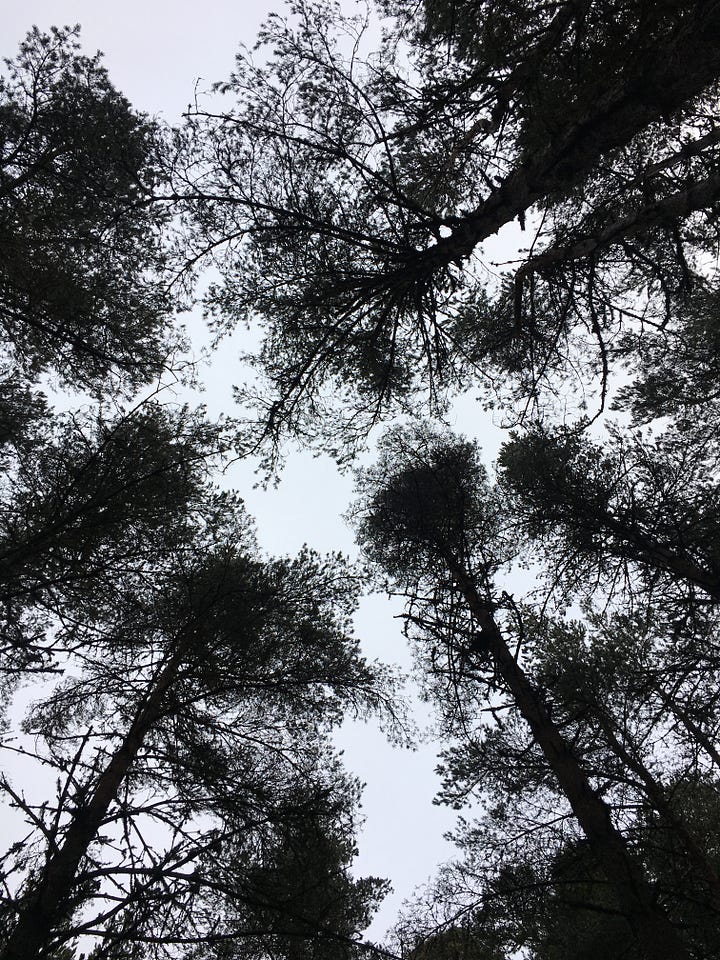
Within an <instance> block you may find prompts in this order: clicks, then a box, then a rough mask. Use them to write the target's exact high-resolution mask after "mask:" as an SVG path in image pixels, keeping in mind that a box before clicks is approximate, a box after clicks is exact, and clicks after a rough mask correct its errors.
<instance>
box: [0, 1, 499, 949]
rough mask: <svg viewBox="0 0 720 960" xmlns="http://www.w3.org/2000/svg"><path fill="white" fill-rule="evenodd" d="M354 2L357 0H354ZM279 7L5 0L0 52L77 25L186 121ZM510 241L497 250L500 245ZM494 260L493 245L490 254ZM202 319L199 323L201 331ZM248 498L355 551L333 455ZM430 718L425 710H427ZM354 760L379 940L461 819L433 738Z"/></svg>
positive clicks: (224, 358)
mask: <svg viewBox="0 0 720 960" xmlns="http://www.w3.org/2000/svg"><path fill="white" fill-rule="evenodd" d="M344 5H345V6H346V8H351V6H352V5H353V3H352V2H351V0H345V4H344ZM271 10H275V11H281V10H282V3H281V0H234V2H224V0H203V2H202V3H198V2H197V0H193V2H188V0H173V2H170V0H144V2H140V0H124V2H123V3H122V4H121V3H117V2H116V3H103V2H98V0H22V2H19V0H5V3H4V4H3V6H2V12H0V37H1V38H2V40H1V41H0V43H1V49H0V54H2V55H3V56H12V55H13V54H14V52H15V50H16V49H17V45H18V43H19V42H20V40H21V39H22V38H23V36H24V35H25V33H26V32H27V30H28V29H29V28H30V27H31V26H32V25H33V24H35V25H37V26H38V27H40V28H41V29H47V28H48V27H50V26H51V25H56V26H63V25H74V24H76V23H79V24H80V25H81V26H82V44H83V49H84V51H85V52H86V53H94V52H95V51H96V50H98V49H99V50H102V51H103V53H104V55H105V57H104V62H105V64H106V66H107V68H108V71H109V74H110V78H111V80H112V82H113V83H114V85H115V86H116V87H117V88H118V89H120V90H121V91H122V92H123V93H124V94H125V96H126V97H127V98H128V99H129V100H130V102H131V103H132V104H133V106H134V107H135V108H136V109H138V110H142V111H144V112H146V113H148V114H150V115H152V116H156V117H158V118H160V119H163V120H165V121H167V122H168V123H176V122H178V120H179V119H180V116H181V114H182V112H183V110H184V109H185V108H186V106H187V105H188V104H189V102H190V101H191V100H192V98H193V96H194V92H195V90H196V89H198V90H203V89H207V87H209V85H210V84H211V83H212V82H213V81H215V80H221V79H224V78H225V77H226V76H227V74H228V73H229V72H230V71H231V69H232V67H233V60H234V56H235V53H236V51H237V49H238V46H239V45H240V44H241V43H242V44H246V45H251V44H252V43H253V41H254V38H255V35H256V33H257V30H258V27H259V26H260V24H261V22H262V21H263V19H264V18H265V17H266V15H267V14H268V12H270V11H271ZM504 244H505V240H504V239H502V238H501V240H500V241H499V246H498V249H500V250H501V251H502V248H503V246H504ZM488 256H489V257H490V259H492V257H493V251H488ZM198 324H199V321H198V320H197V319H196V320H195V321H194V326H195V328H196V329H197V328H198ZM239 349H240V342H239V338H238V336H235V337H234V338H232V339H231V340H230V341H227V342H225V343H224V344H223V346H222V349H221V350H220V352H219V353H218V354H217V355H216V356H215V357H214V360H213V364H212V368H211V369H206V371H205V373H204V374H203V373H202V372H201V377H202V378H203V379H204V380H205V381H206V382H207V384H208V387H207V389H206V391H205V394H204V395H203V396H202V397H201V398H200V399H201V400H202V402H205V403H207V405H208V408H209V411H210V413H211V414H219V413H221V412H223V411H226V412H231V387H232V384H233V383H237V382H238V379H239V377H240V376H241V372H239V367H238V364H237V360H236V357H237V352H238V351H239ZM456 425H457V427H458V428H459V429H461V430H463V432H466V433H468V434H470V435H473V436H476V437H479V439H480V440H481V443H482V444H483V446H484V448H485V451H486V456H487V457H488V458H491V457H492V455H494V453H495V452H496V450H497V446H498V443H499V439H500V435H499V431H497V430H494V429H493V428H492V425H491V424H490V422H489V420H488V417H487V415H484V414H483V413H482V411H481V408H480V407H479V405H477V404H475V402H474V400H473V399H472V398H466V399H465V400H463V401H462V402H460V403H459V404H458V405H457V414H456ZM226 479H227V482H229V483H230V485H232V486H233V487H235V488H236V489H238V490H239V491H240V493H241V495H242V496H243V497H244V498H245V500H246V504H247V506H248V509H249V511H250V513H251V514H253V515H254V516H255V518H256V520H257V524H258V535H259V540H260V543H261V545H262V546H263V548H264V549H266V550H267V551H268V552H269V553H272V554H290V553H293V552H295V551H297V550H298V549H299V548H300V547H301V546H302V545H303V544H304V543H307V544H309V545H310V546H311V547H314V548H315V549H317V550H319V551H321V552H326V551H330V550H338V549H341V550H343V551H345V552H347V553H352V552H353V550H354V546H353V540H352V533H351V531H350V530H349V528H348V526H347V524H346V523H345V521H344V520H343V519H342V514H343V513H344V512H345V511H346V510H347V507H348V504H349V502H350V500H351V499H352V489H353V481H352V477H350V476H348V475H341V474H339V473H338V471H337V470H336V469H335V467H334V465H333V464H332V462H331V461H329V460H328V459H327V458H315V457H313V456H311V455H310V454H307V453H302V452H299V451H298V452H295V453H293V454H292V455H291V456H290V457H289V459H288V463H287V466H286V468H285V470H284V473H283V476H282V479H281V483H280V485H279V487H278V488H277V489H274V490H261V489H254V488H253V487H254V481H255V478H254V476H253V473H252V468H251V466H249V465H245V466H236V467H235V468H234V469H233V470H232V471H231V472H230V474H229V476H228V477H227V478H226ZM398 612H399V610H398V608H397V607H396V606H395V607H394V606H392V605H391V604H389V602H388V601H387V600H386V599H385V598H383V597H381V596H373V597H370V598H368V599H367V600H365V601H364V602H363V604H362V606H361V609H360V612H359V615H358V619H357V632H358V636H359V638H360V640H361V643H362V647H363V650H364V652H365V653H366V655H367V656H368V657H370V658H379V659H382V660H384V661H386V662H395V663H398V664H400V665H401V666H402V667H403V668H404V669H406V668H407V667H408V666H409V663H410V660H409V654H408V651H407V650H406V649H405V646H404V642H403V639H402V636H401V633H400V628H399V621H398V620H397V617H396V615H397V613H398ZM419 719H420V721H421V722H425V720H426V719H427V717H426V716H423V715H422V713H421V714H420V715H419ZM338 743H339V746H340V747H341V748H342V749H343V750H344V752H345V761H346V765H347V767H348V768H349V769H350V770H351V771H352V772H353V773H355V774H356V775H357V776H358V777H360V779H361V780H362V781H363V782H365V784H366V788H365V792H364V799H363V813H364V814H365V817H366V822H365V826H364V829H363V832H362V834H361V837H360V843H359V848H360V855H359V858H358V861H357V864H356V869H357V872H358V873H359V874H363V875H368V874H371V875H374V876H381V877H386V878H388V879H390V881H391V883H392V885H393V888H394V893H393V894H392V895H391V896H390V897H389V898H388V899H387V900H386V902H385V904H384V905H383V908H382V909H381V911H380V913H379V915H378V918H377V919H376V921H375V923H374V924H373V926H372V928H371V930H370V935H371V936H372V937H374V938H378V937H380V936H381V935H382V932H383V931H384V929H385V928H387V927H388V926H389V925H390V924H391V923H392V921H393V919H394V917H395V916H396V915H397V911H398V908H399V906H400V903H401V901H402V900H403V899H404V898H406V897H408V896H410V895H411V893H412V891H413V889H414V888H415V887H417V886H418V885H419V884H422V883H423V882H425V881H426V880H427V879H428V878H429V877H430V875H432V874H433V873H434V871H435V868H436V866H437V864H438V863H439V862H440V861H442V860H445V859H447V858H448V857H449V856H451V855H452V850H453V848H452V846H451V845H450V844H449V843H448V841H447V840H445V839H444V837H443V834H444V833H445V832H446V831H447V830H449V829H451V828H452V826H453V824H454V822H455V815H454V814H452V813H451V812H450V811H449V810H447V809H445V808H441V807H437V806H434V805H433V803H432V800H433V796H434V795H435V793H436V791H437V789H438V786H439V784H438V779H437V777H436V775H435V773H434V769H435V766H436V763H437V752H438V749H439V745H438V744H437V743H435V742H433V741H432V739H431V740H430V742H427V743H424V744H422V745H421V746H420V747H419V748H418V749H417V750H415V751H408V750H402V749H399V748H395V747H392V746H390V745H389V744H388V743H387V742H386V741H385V739H384V737H383V735H382V734H381V733H380V732H379V731H378V730H377V729H376V728H375V727H374V726H373V725H364V724H355V723H352V724H347V725H346V726H345V728H344V729H343V730H342V731H341V733H340V735H339V737H338Z"/></svg>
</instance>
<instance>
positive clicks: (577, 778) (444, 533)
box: [358, 430, 717, 957]
mask: <svg viewBox="0 0 720 960" xmlns="http://www.w3.org/2000/svg"><path fill="white" fill-rule="evenodd" d="M362 487H363V491H362V500H361V502H360V507H359V509H358V516H359V534H360V540H361V542H362V543H363V545H364V546H365V549H366V550H367V552H368V555H369V557H370V559H371V560H372V561H374V562H375V563H376V564H377V565H378V566H379V567H380V569H381V570H382V571H384V572H385V573H386V574H389V575H390V577H391V578H392V580H393V582H394V583H395V584H396V589H398V590H400V591H401V592H402V593H404V594H405V595H406V596H407V597H408V602H409V609H408V617H409V620H410V623H411V624H413V625H415V626H416V627H417V629H418V631H419V634H420V636H422V637H424V638H425V639H426V642H427V641H428V640H430V639H431V638H433V639H435V640H436V641H437V639H443V640H445V644H446V650H447V657H448V659H449V661H450V668H449V669H450V671H451V673H452V672H454V673H455V676H456V678H457V682H458V683H460V682H461V681H462V679H463V674H465V676H466V677H468V678H469V679H474V680H475V681H476V682H477V683H478V684H481V685H482V687H483V688H484V691H485V695H486V696H487V695H488V693H492V691H493V690H496V689H497V690H499V691H500V692H502V693H503V694H504V695H505V696H507V697H508V698H509V700H510V703H511V704H512V705H513V706H514V708H515V710H516V711H517V713H518V714H519V715H520V716H521V717H522V719H523V721H524V722H525V724H527V726H528V727H529V728H530V744H531V746H532V748H533V755H534V763H536V764H537V763H538V762H540V764H541V765H542V766H544V767H545V769H546V770H547V771H549V772H551V773H552V776H553V780H554V788H555V790H556V792H557V793H559V795H560V796H564V798H565V800H566V802H567V804H568V805H569V807H570V809H571V811H572V815H573V816H574V818H575V819H576V821H577V823H578V825H579V826H580V828H581V831H582V833H583V834H584V837H585V839H586V841H587V844H588V846H589V849H590V850H591V852H592V855H593V858H594V860H595V861H596V862H597V864H598V866H599V868H600V869H601V871H602V873H603V874H604V876H605V879H606V880H607V882H608V883H609V885H610V887H611V888H613V889H614V899H615V905H616V909H619V910H620V911H621V912H622V913H623V914H624V915H625V916H626V917H627V920H628V922H629V924H630V927H631V929H632V930H633V932H634V935H635V937H636V939H637V943H638V949H639V950H640V951H641V952H642V953H643V954H644V955H646V956H648V957H660V956H665V955H667V956H685V955H687V956H689V955H690V953H689V951H688V948H687V947H686V946H684V945H683V943H682V940H681V939H680V938H679V937H678V935H677V933H676V930H675V927H674V925H673V924H672V923H671V922H670V920H669V919H668V917H667V916H666V915H665V914H664V913H663V911H662V910H661V909H660V908H659V907H658V905H657V902H656V898H655V893H654V891H653V887H652V883H651V880H650V879H649V876H648V875H647V874H644V872H643V870H642V867H641V865H640V863H639V861H638V860H637V859H636V857H635V856H634V855H633V853H632V851H631V848H630V847H629V846H628V843H627V841H626V839H625V837H624V836H623V832H622V829H621V828H620V827H619V826H618V824H617V823H616V822H615V819H614V818H613V811H612V805H611V804H609V803H608V802H607V801H606V800H605V799H604V798H603V796H602V790H601V787H600V784H599V783H598V782H597V780H596V778H597V776H598V772H597V770H596V768H594V767H593V766H588V763H587V757H584V752H585V750H584V746H583V744H584V743H587V742H588V741H590V742H592V741H593V733H594V729H593V725H592V723H591V724H588V723H587V722H586V721H585V718H584V716H583V714H582V713H580V714H577V713H576V712H574V711H573V710H572V705H566V706H567V709H568V712H569V713H570V717H569V718H567V719H566V718H565V717H563V715H562V713H560V714H559V715H558V716H557V717H556V715H555V710H554V709H553V708H554V706H555V704H552V705H551V703H550V702H549V701H548V694H547V692H546V690H545V689H544V688H543V687H542V686H540V685H538V684H537V683H536V682H534V681H533V679H532V678H531V677H530V676H528V675H527V674H526V672H525V671H524V670H523V669H522V667H521V666H520V664H519V661H518V654H517V653H516V654H515V655H513V653H511V651H510V649H509V647H508V642H507V641H506V639H505V638H504V636H503V632H502V630H501V628H500V626H499V625H498V620H497V618H496V614H497V613H498V611H499V610H502V609H503V607H505V608H507V607H508V604H509V605H510V609H511V610H512V609H513V606H514V604H513V602H512V601H511V600H510V598H509V597H508V596H507V595H506V594H501V593H500V592H499V591H498V589H497V588H496V586H495V582H494V581H495V576H496V574H497V572H498V571H499V570H500V569H501V568H502V566H503V564H504V563H506V562H507V560H508V558H509V557H510V556H512V550H511V545H510V544H509V542H508V524H507V522H506V520H505V518H504V517H503V514H502V511H501V508H500V503H501V501H500V500H499V498H498V494H497V493H496V492H494V491H493V490H492V489H491V488H490V487H489V485H488V483H487V480H486V478H485V475H484V471H483V469H482V467H481V465H480V463H479V460H478V457H477V452H476V451H475V449H474V448H473V446H472V445H471V444H469V443H468V442H466V441H462V440H452V439H451V438H448V437H447V436H443V435H442V434H437V433H433V432H432V431H428V430H426V431H419V430H416V431H414V432H413V431H410V432H405V433H403V432H402V431H395V432H391V433H389V434H388V436H387V438H386V440H385V445H384V452H383V456H382V457H381V459H380V462H379V464H378V465H377V466H376V467H375V468H373V469H372V470H369V471H366V472H365V473H364V475H363V476H362ZM531 637H532V632H531ZM550 649H553V646H551V647H550ZM426 657H427V655H426ZM473 657H474V658H475V662H474V663H473V662H472V660H471V659H470V658H473ZM438 658H439V655H438V653H437V649H436V650H435V651H434V652H431V653H430V657H429V661H430V662H429V666H430V668H431V669H433V668H434V667H435V668H436V664H437V662H438ZM469 659H470V662H468V660H469ZM463 661H465V662H464V663H463ZM426 662H427V660H426ZM574 662H575V661H574ZM578 665H579V664H578ZM434 672H436V673H437V672H438V671H437V669H435V670H434ZM443 672H444V671H440V678H439V679H440V682H443V680H444V677H443V676H442V673H443ZM488 673H490V678H488ZM478 674H479V676H478ZM443 699H444V700H445V701H446V703H447V693H445V696H444V698H443ZM583 706H584V707H585V709H586V711H587V707H588V704H587V703H585V704H583ZM448 708H449V709H454V708H455V705H454V704H453V702H452V701H451V702H450V703H449V704H447V706H446V709H448ZM596 708H598V709H596V715H595V720H596V721H598V719H599V725H600V729H601V730H602V732H603V733H604V735H605V739H606V740H610V739H613V736H614V735H613V733H612V730H611V728H610V727H609V725H608V724H605V725H603V722H602V721H603V720H605V719H607V715H606V714H605V712H604V711H601V710H599V707H598V704H597V703H596ZM580 718H582V720H581V719H580ZM573 720H574V723H573ZM574 726H575V727H577V730H576V731H575V730H573V727H574ZM512 729H513V728H512V727H511V731H512ZM497 736H499V737H500V740H501V741H503V740H504V739H505V737H506V735H505V734H503V728H502V727H501V728H500V731H499V733H498V734H497ZM496 739H497V737H496ZM612 746H613V750H614V753H615V754H616V755H617V754H619V753H620V752H621V750H622V749H623V748H622V745H621V744H620V742H619V741H618V739H617V738H614V740H613V743H612ZM482 749H483V750H487V749H488V741H487V739H486V741H485V745H484V746H483V748H482ZM528 749H529V748H528V747H527V746H523V747H522V748H520V749H510V750H508V749H507V748H503V747H501V748H500V750H499V753H498V754H497V756H498V757H499V758H502V757H503V756H504V757H505V758H506V760H505V763H504V764H503V763H502V759H501V760H500V763H499V767H500V769H501V770H502V771H503V772H502V774H501V776H504V777H506V778H507V777H511V778H513V779H516V780H517V778H521V780H520V781H518V782H524V783H526V784H527V783H529V782H538V783H541V784H543V783H544V782H545V783H546V782H547V774H543V771H542V766H541V767H540V770H539V771H538V772H537V773H535V775H534V776H533V777H532V778H530V777H528V775H527V771H525V772H524V774H523V773H521V769H514V770H513V768H512V767H510V766H509V765H508V762H507V758H508V757H512V758H513V760H517V758H518V757H521V756H523V755H525V756H526V757H527V756H528ZM620 758H621V760H622V761H623V763H624V765H625V766H626V767H627V766H630V767H631V768H632V769H633V772H634V773H635V774H636V775H638V774H639V775H640V778H641V779H643V781H644V786H645V788H646V789H647V790H648V792H649V793H651V794H652V799H653V801H654V802H655V803H656V804H657V803H658V802H659V800H660V799H662V798H663V794H662V790H661V788H660V787H659V785H658V784H657V782H656V781H653V780H652V777H651V776H650V775H649V772H648V771H647V769H646V768H642V767H641V764H640V763H639V761H638V762H635V763H633V758H630V756H629V753H628V752H627V751H625V753H624V754H622V755H621V757H620ZM462 762H463V763H464V764H465V770H466V771H467V774H468V775H469V776H470V777H471V778H472V779H473V780H474V781H476V780H477V777H478V775H479V769H481V768H484V770H485V771H486V772H487V764H486V763H484V762H483V761H482V759H481V758H478V757H477V756H473V755H472V754H471V755H470V757H469V758H466V759H464V760H463V761H462ZM600 766H601V768H602V764H601V765H600ZM651 784H652V787H651ZM654 788H656V789H655V792H654V793H653V789H654ZM461 789H462V788H461ZM668 812H669V804H667V805H666V808H663V809H662V813H663V814H664V815H665V816H666V817H667V816H668ZM680 825H681V823H680V818H679V817H678V818H677V819H676V821H675V822H674V824H673V826H674V828H675V831H676V833H678V834H679V833H680ZM688 842H689V844H694V841H692V840H691V839H689V835H688ZM695 852H696V851H695V847H694V846H693V848H692V854H691V856H693V857H694V856H695ZM698 860H699V863H700V865H701V866H707V861H706V860H705V859H704V856H703V854H702V853H700V852H698ZM698 865H699V864H698V862H696V863H695V866H696V868H697V867H698ZM707 869H708V877H709V878H711V882H712V884H714V885H716V884H717V876H716V874H715V873H714V868H712V867H710V866H707Z"/></svg>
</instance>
